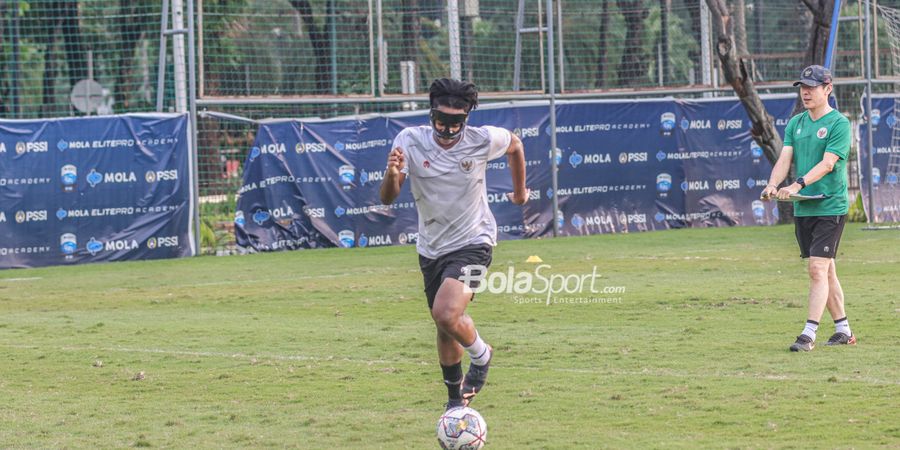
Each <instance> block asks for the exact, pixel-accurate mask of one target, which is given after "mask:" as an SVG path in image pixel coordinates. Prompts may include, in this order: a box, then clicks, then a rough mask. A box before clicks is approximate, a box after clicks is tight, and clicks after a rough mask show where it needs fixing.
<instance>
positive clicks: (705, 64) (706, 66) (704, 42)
mask: <svg viewBox="0 0 900 450" xmlns="http://www.w3.org/2000/svg"><path fill="white" fill-rule="evenodd" d="M711 55H712V49H711V48H710V43H709V5H707V4H706V0H700V64H701V67H702V70H701V72H702V75H703V85H704V86H709V85H711V84H712V65H711V64H710V63H711V62H712V59H711V58H712V56H711ZM703 96H704V97H710V96H711V95H710V94H703Z"/></svg>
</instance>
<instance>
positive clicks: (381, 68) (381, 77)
mask: <svg viewBox="0 0 900 450" xmlns="http://www.w3.org/2000/svg"><path fill="white" fill-rule="evenodd" d="M375 15H376V16H377V19H378V95H384V85H385V84H386V82H387V73H386V72H387V61H385V59H387V51H386V50H385V48H384V46H385V42H384V23H383V22H384V20H383V16H382V15H381V0H376V1H375Z"/></svg>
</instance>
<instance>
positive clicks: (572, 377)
mask: <svg viewBox="0 0 900 450" xmlns="http://www.w3.org/2000/svg"><path fill="white" fill-rule="evenodd" d="M859 228H860V227H859V226H858V225H853V226H848V228H847V230H846V231H845V233H844V239H843V242H842V244H841V248H840V256H839V258H838V272H839V275H840V276H841V280H842V283H843V286H844V290H845V292H846V296H847V310H848V313H849V316H850V321H851V324H852V327H853V329H854V332H855V333H856V334H857V335H858V336H859V340H860V343H859V345H857V346H855V347H849V348H848V347H843V348H830V347H825V346H819V347H817V348H816V349H815V350H814V351H813V352H811V353H807V354H792V353H790V352H788V351H787V347H788V345H789V344H790V343H791V342H792V341H793V339H794V337H795V336H796V335H797V334H798V333H799V332H800V330H801V328H802V325H803V322H804V320H805V316H806V288H807V280H806V274H805V266H804V263H803V262H802V261H801V260H800V259H799V257H798V250H797V248H796V244H795V242H794V240H793V231H792V229H791V228H788V227H772V228H729V229H706V230H700V229H696V230H678V231H668V232H654V233H643V234H632V235H604V236H594V237H585V238H568V239H556V240H532V241H517V242H502V243H501V244H500V246H499V247H498V248H497V249H496V251H495V254H494V266H493V267H494V269H497V270H505V269H506V268H507V267H508V266H509V265H514V266H515V268H516V269H518V270H531V269H532V268H533V267H534V266H532V265H529V264H526V263H525V262H524V261H525V259H526V258H527V257H528V256H529V255H535V254H536V255H539V256H540V257H541V258H543V260H544V262H545V263H547V264H550V265H552V271H553V272H554V273H589V272H590V271H591V268H592V267H593V266H594V265H596V266H597V270H598V272H599V273H601V274H602V276H603V277H602V278H601V281H602V282H601V283H599V284H598V286H600V285H603V286H624V287H626V292H625V293H624V294H621V295H620V296H621V298H622V301H621V303H606V304H551V305H546V304H543V303H526V304H521V303H518V304H517V303H516V302H515V300H514V298H513V296H511V295H490V294H479V297H478V300H477V301H476V302H475V303H473V304H472V305H471V306H470V307H469V312H470V314H471V315H472V316H473V317H474V319H475V321H476V324H477V325H478V327H479V330H480V332H481V334H482V335H483V336H484V337H485V338H486V340H487V341H488V342H490V343H491V344H493V345H494V347H495V349H496V350H497V355H496V358H495V362H494V365H493V366H492V370H491V377H490V381H489V383H488V386H487V388H486V390H485V391H484V392H483V393H482V394H481V395H480V396H479V398H478V399H477V400H476V403H475V404H474V405H473V406H475V407H476V408H477V409H478V410H479V411H480V412H481V413H482V414H483V415H484V417H485V418H486V420H487V421H488V426H489V434H488V445H489V446H490V447H491V448H575V447H579V448H602V447H632V448H658V447H681V448H697V447H742V448H746V447H767V448H769V447H795V448H833V447H877V446H888V447H896V446H898V445H900V408H897V399H898V398H900V351H898V347H900V327H898V325H897V324H898V318H900V301H898V300H900V297H898V295H897V280H898V278H900V277H898V276H900V270H898V267H900V264H898V263H900V256H898V250H900V233H897V232H895V231H881V232H863V231H860V229H859ZM831 332H832V325H831V321H830V320H829V317H828V315H827V312H826V315H825V317H824V318H823V321H822V326H821V329H820V333H819V334H820V343H821V342H822V341H824V340H825V339H827V337H828V336H829V335H830V334H831ZM0 360H2V364H0V398H2V399H3V401H2V403H0V448H11V447H12V448H15V447H40V448H121V447H153V448H227V447H244V448H246V447H253V448H258V447H288V448H338V447H341V448H343V447H376V448H377V447H381V448H429V447H435V444H436V443H435V442H434V426H435V423H436V421H437V418H438V416H439V415H440V412H441V405H442V403H443V401H444V400H445V396H446V390H445V389H444V387H443V383H442V382H441V376H440V369H439V368H438V366H437V362H436V352H435V349H434V326H433V324H432V322H431V320H430V318H429V315H428V311H427V307H426V306H425V300H424V297H423V295H422V293H421V276H420V274H419V272H418V265H417V259H416V255H415V250H414V249H413V247H408V246H407V247H391V248H377V249H376V248H369V249H353V250H317V251H299V252H284V253H275V254H262V255H251V256H240V257H227V258H216V257H198V258H192V259H182V260H169V261H152V262H135V263H116V264H94V265H85V266H78V267H54V268H44V269H32V270H9V271H3V272H0ZM141 372H143V377H142V379H137V380H136V379H135V378H141V377H136V375H137V374H139V373H141Z"/></svg>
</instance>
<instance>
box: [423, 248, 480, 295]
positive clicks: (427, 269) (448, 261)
mask: <svg viewBox="0 0 900 450" xmlns="http://www.w3.org/2000/svg"><path fill="white" fill-rule="evenodd" d="M493 250H494V249H493V247H491V246H490V245H488V244H477V245H469V246H466V247H463V248H461V249H459V250H456V251H454V252H450V253H447V254H446V255H442V256H439V257H438V258H437V259H429V258H426V257H424V256H422V255H419V268H420V269H422V277H423V278H424V279H425V296H426V297H428V309H431V308H432V307H433V306H434V298H435V297H436V296H437V293H438V289H440V288H441V283H443V282H444V279H446V278H453V279H457V280H458V279H459V277H460V276H462V275H463V267H466V266H469V265H480V266H484V267H489V266H490V265H491V261H492V254H493ZM472 287H473V288H474V287H478V282H477V281H476V282H474V283H472ZM472 297H473V298H474V294H473V295H472Z"/></svg>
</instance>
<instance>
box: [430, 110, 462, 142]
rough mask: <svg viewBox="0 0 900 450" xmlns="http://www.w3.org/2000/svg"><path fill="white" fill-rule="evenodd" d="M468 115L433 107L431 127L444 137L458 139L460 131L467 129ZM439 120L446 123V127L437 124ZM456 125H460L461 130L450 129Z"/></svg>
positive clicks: (439, 135)
mask: <svg viewBox="0 0 900 450" xmlns="http://www.w3.org/2000/svg"><path fill="white" fill-rule="evenodd" d="M468 117H469V115H468V114H447V113H445V112H442V111H439V110H437V109H432V110H431V128H433V129H434V132H435V134H437V135H438V137H440V138H442V139H456V138H457V137H458V136H459V135H460V133H462V132H463V130H465V129H466V119H467V118H468ZM438 121H440V122H441V123H442V124H444V128H440V127H438V126H437V122H438ZM456 125H459V130H457V131H455V132H453V131H450V129H451V128H452V127H454V126H456Z"/></svg>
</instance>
